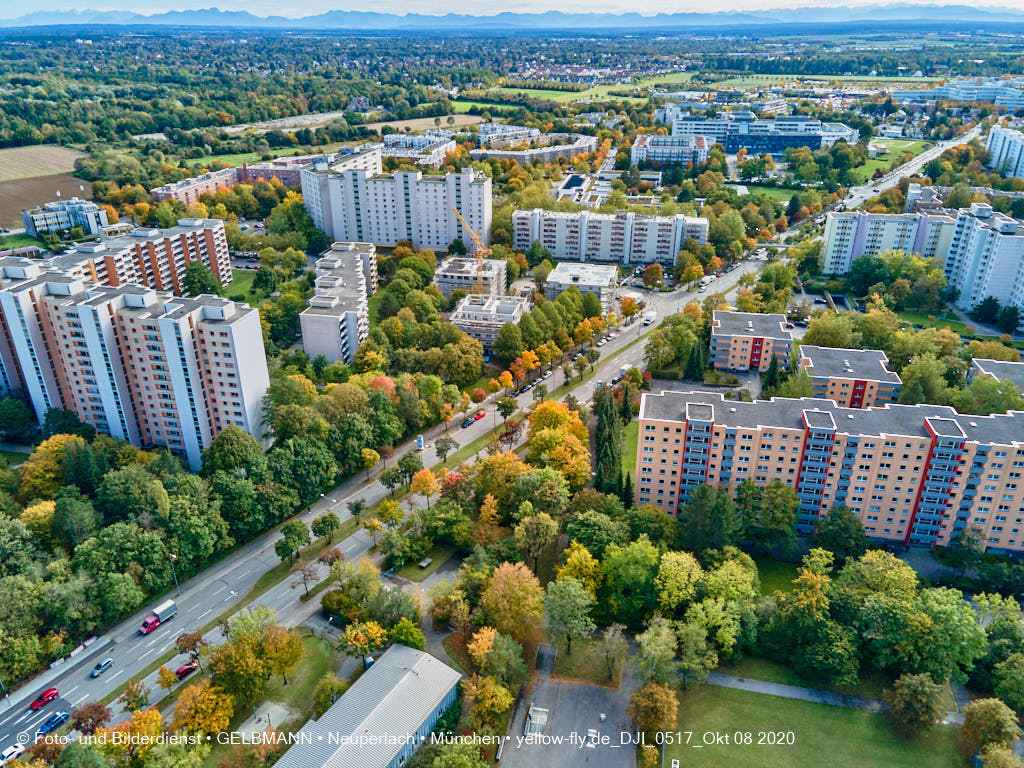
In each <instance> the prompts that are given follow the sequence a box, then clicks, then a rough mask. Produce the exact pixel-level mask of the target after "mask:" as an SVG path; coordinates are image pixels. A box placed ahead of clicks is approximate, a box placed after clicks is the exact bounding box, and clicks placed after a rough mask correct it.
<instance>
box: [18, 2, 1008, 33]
mask: <svg viewBox="0 0 1024 768" xmlns="http://www.w3.org/2000/svg"><path fill="white" fill-rule="evenodd" d="M893 22H920V23H937V22H939V23H943V24H947V23H960V22H967V23H986V22H987V23H992V22H1018V23H1024V9H1021V8H1006V7H1001V6H990V7H971V6H967V5H911V4H901V5H871V6H858V7H834V8H828V7H820V6H818V7H813V8H778V9H766V10H764V11H757V12H748V11H725V12H717V13H659V14H657V15H654V16H643V15H641V14H639V13H621V14H618V13H562V12H561V11H546V12H544V13H499V14H496V15H494V16H471V15H467V14H456V13H449V14H445V15H442V16H431V15H427V14H416V13H410V14H405V15H398V14H390V13H375V12H367V11H328V12H326V13H321V14H317V15H315V16H305V17H302V18H298V19H290V18H286V17H284V16H255V15H253V14H251V13H248V12H247V11H222V10H220V9H218V8H206V9H201V10H190V11H168V12H166V13H156V14H153V15H150V16H144V15H142V14H138V13H133V12H130V11H90V10H76V11H34V12H32V13H29V14H26V15H24V16H19V17H18V18H14V19H5V20H0V27H2V28H10V27H49V26H68V25H73V26H76V27H78V26H108V25H125V26H136V27H137V26H160V27H208V28H246V29H322V30H326V29H332V30H365V31H389V30H395V31H402V30H433V31H444V30H453V31H473V30H479V31H499V30H505V31H524V32H529V31H533V30H536V31H541V30H552V29H560V30H565V29H575V30H619V31H622V30H648V31H653V30H666V29H685V28H693V27H737V26H765V25H777V24H845V23H860V24H871V23H893Z"/></svg>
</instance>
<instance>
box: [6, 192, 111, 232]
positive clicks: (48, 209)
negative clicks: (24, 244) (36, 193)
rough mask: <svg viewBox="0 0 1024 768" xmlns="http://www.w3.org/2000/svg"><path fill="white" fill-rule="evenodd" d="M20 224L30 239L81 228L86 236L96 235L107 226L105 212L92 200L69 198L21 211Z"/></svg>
mask: <svg viewBox="0 0 1024 768" xmlns="http://www.w3.org/2000/svg"><path fill="white" fill-rule="evenodd" d="M21 223H22V224H24V225H25V232H26V233H27V234H29V235H32V237H39V236H40V235H48V234H52V233H53V234H55V233H57V232H66V231H67V230H69V229H73V228H74V227H81V228H82V231H83V232H84V233H85V234H87V235H98V234H100V232H101V231H102V229H103V227H105V226H107V212H106V211H105V210H103V209H102V208H100V207H99V206H98V205H96V203H94V202H93V201H92V200H82V199H81V198H79V197H70V198H68V199H67V200H54V201H53V202H50V203H44V204H43V206H42V207H41V208H33V209H32V210H30V211H22V212H21Z"/></svg>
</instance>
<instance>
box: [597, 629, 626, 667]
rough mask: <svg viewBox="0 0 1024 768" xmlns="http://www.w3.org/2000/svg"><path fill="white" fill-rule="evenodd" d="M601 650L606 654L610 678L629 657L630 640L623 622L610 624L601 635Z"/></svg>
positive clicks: (605, 660) (605, 661) (605, 658)
mask: <svg viewBox="0 0 1024 768" xmlns="http://www.w3.org/2000/svg"><path fill="white" fill-rule="evenodd" d="M601 650H602V651H603V655H604V663H605V668H606V669H607V671H608V679H609V680H612V679H613V678H614V677H615V670H617V669H618V668H619V666H620V665H622V664H623V663H624V662H625V661H626V659H627V658H629V641H628V640H627V639H626V633H625V631H624V628H623V626H622V625H621V624H610V625H609V626H608V627H606V628H605V630H604V634H603V635H602V636H601Z"/></svg>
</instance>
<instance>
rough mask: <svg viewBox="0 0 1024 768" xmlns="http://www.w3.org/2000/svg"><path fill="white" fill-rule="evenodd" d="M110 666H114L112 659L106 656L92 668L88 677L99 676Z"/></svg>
mask: <svg viewBox="0 0 1024 768" xmlns="http://www.w3.org/2000/svg"><path fill="white" fill-rule="evenodd" d="M112 666H114V660H113V659H112V658H110V657H109V656H108V657H107V658H105V659H104V660H103V661H101V662H99V663H98V664H96V666H95V667H93V668H92V672H90V673H89V677H99V676H100V675H102V674H103V673H104V672H106V671H107V670H108V669H110V668H111V667H112Z"/></svg>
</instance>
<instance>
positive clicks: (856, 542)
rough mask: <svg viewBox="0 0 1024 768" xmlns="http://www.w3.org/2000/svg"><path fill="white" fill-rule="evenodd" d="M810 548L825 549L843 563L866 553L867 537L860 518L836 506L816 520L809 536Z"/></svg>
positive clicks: (846, 509)
mask: <svg viewBox="0 0 1024 768" xmlns="http://www.w3.org/2000/svg"><path fill="white" fill-rule="evenodd" d="M811 546H812V547H819V548H821V549H827V550H828V551H829V552H831V553H832V554H834V555H835V556H836V559H837V560H838V561H839V562H840V563H843V562H846V560H848V559H851V558H858V557H860V556H861V555H863V554H864V553H865V552H867V551H868V537H867V535H866V534H865V533H864V525H863V524H862V523H861V521H860V518H859V517H858V516H857V515H855V514H853V512H851V511H850V510H849V509H848V508H847V507H845V506H843V505H842V504H837V505H836V506H834V507H832V508H831V509H830V510H829V511H828V514H827V515H824V516H823V517H821V518H819V519H818V525H817V527H816V528H815V529H814V534H813V535H812V536H811Z"/></svg>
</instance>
